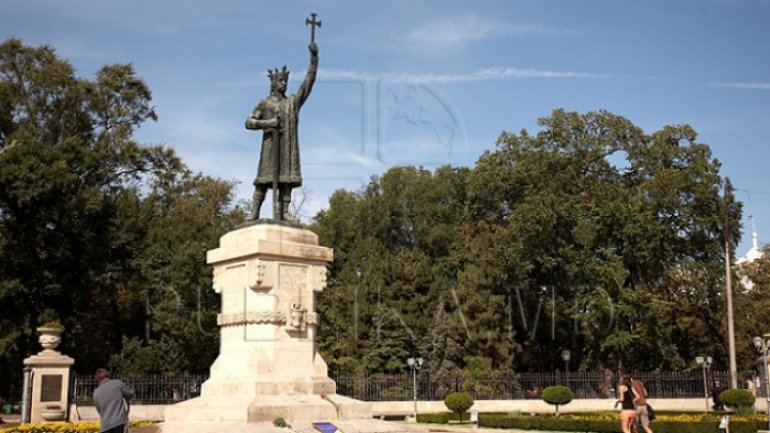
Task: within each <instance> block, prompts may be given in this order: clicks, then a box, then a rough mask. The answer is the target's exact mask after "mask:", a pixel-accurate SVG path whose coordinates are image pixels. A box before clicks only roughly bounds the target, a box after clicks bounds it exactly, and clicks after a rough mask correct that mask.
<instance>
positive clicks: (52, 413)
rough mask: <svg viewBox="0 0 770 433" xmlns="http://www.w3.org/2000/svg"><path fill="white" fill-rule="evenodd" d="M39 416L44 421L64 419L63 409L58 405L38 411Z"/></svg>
mask: <svg viewBox="0 0 770 433" xmlns="http://www.w3.org/2000/svg"><path fill="white" fill-rule="evenodd" d="M40 416H41V417H43V419H44V420H46V421H64V409H62V408H61V407H59V406H49V407H46V408H45V409H43V410H41V411H40Z"/></svg>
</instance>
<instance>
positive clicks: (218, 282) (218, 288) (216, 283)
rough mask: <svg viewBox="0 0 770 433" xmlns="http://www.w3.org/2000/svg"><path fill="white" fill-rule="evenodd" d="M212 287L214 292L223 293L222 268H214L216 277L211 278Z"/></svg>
mask: <svg viewBox="0 0 770 433" xmlns="http://www.w3.org/2000/svg"><path fill="white" fill-rule="evenodd" d="M211 286H212V287H213V288H214V292H216V293H222V289H223V288H224V284H223V283H222V268H220V267H214V276H213V277H212V278H211Z"/></svg>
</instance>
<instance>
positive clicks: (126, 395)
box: [94, 368, 134, 433]
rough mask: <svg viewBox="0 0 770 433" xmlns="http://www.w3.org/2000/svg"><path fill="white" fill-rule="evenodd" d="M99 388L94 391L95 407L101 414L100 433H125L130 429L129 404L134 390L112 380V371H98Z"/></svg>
mask: <svg viewBox="0 0 770 433" xmlns="http://www.w3.org/2000/svg"><path fill="white" fill-rule="evenodd" d="M94 378H95V379H96V382H97V383H98V384H99V386H97V387H96V390H94V406H96V412H97V413H98V414H99V432H100V433H125V432H126V431H127V427H128V404H129V402H130V401H131V399H132V398H133V397H134V390H133V389H131V387H129V386H128V385H126V384H125V383H123V382H122V381H120V380H118V379H110V370H108V369H106V368H100V369H98V370H96V374H94Z"/></svg>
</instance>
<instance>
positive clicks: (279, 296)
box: [165, 223, 371, 423]
mask: <svg viewBox="0 0 770 433" xmlns="http://www.w3.org/2000/svg"><path fill="white" fill-rule="evenodd" d="M332 260H333V252H332V250H331V249H330V248H326V247H322V246H319V245H318V236H316V235H315V234H314V233H313V232H311V231H308V230H304V229H301V228H295V227H290V226H285V225H278V224H259V223H257V224H252V225H248V226H246V227H242V228H239V229H236V230H234V231H231V232H229V233H227V234H225V235H224V236H222V238H221V239H220V245H219V248H217V249H214V250H211V251H209V252H208V260H207V261H208V263H209V264H211V265H212V266H213V267H214V290H215V291H216V292H217V293H219V294H220V295H221V296H222V312H221V314H219V316H218V319H217V322H218V324H219V327H220V349H219V357H218V358H217V359H216V361H215V362H214V364H213V365H212V366H211V376H210V378H209V380H207V381H206V382H205V383H204V384H203V386H202V388H201V396H200V397H198V398H195V399H192V400H189V401H186V402H182V403H179V404H176V405H174V406H170V407H168V408H167V409H166V412H165V420H166V422H172V423H173V422H208V421H216V422H246V423H253V422H261V421H270V422H272V421H273V420H274V419H276V418H283V419H285V420H286V421H288V422H290V423H293V422H297V421H310V420H314V421H319V420H337V419H363V418H371V404H369V403H364V402H360V401H356V400H352V399H349V398H346V397H343V396H338V395H336V394H335V388H336V385H335V383H334V381H332V380H331V379H329V377H328V376H327V366H326V363H325V362H324V360H323V359H322V357H321V355H320V354H319V353H318V351H317V348H316V344H315V336H316V329H317V326H318V321H319V318H318V315H317V313H316V305H315V297H316V294H317V293H319V292H321V291H322V290H323V289H324V287H325V285H326V265H327V264H328V263H329V262H331V261H332ZM322 394H323V395H324V396H327V398H326V399H324V398H322ZM329 400H331V401H333V402H334V403H336V404H337V407H335V405H334V404H332V403H330V401H329Z"/></svg>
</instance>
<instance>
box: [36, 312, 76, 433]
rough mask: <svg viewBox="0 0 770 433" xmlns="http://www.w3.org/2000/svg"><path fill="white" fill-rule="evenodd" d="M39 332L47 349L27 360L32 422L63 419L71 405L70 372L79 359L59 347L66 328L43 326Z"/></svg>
mask: <svg viewBox="0 0 770 433" xmlns="http://www.w3.org/2000/svg"><path fill="white" fill-rule="evenodd" d="M37 332H38V334H39V335H40V336H39V338H38V341H39V342H40V345H41V346H43V350H42V351H40V352H38V354H37V355H32V356H30V357H29V358H26V359H25V360H24V366H25V368H26V367H29V368H31V369H32V396H31V405H30V406H31V407H30V422H33V423H36V422H48V421H63V420H65V419H66V415H67V407H68V404H69V401H68V398H69V385H70V371H71V369H72V365H73V364H75V360H74V359H72V358H70V357H69V356H66V355H62V354H61V353H60V352H59V351H57V350H56V348H57V347H58V346H59V344H60V343H61V334H62V332H64V328H63V327H60V326H42V327H40V328H37Z"/></svg>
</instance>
